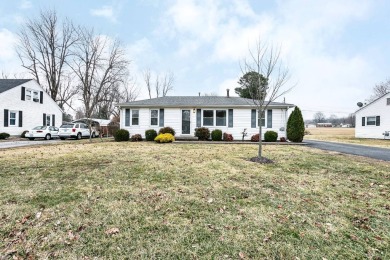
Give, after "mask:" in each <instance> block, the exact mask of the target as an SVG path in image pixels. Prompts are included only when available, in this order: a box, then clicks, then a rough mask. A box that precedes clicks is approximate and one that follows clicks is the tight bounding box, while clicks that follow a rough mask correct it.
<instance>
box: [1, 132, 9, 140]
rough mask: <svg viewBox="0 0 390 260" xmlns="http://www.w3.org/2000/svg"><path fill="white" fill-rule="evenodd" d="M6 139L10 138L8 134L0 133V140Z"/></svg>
mask: <svg viewBox="0 0 390 260" xmlns="http://www.w3.org/2000/svg"><path fill="white" fill-rule="evenodd" d="M8 137H10V135H9V134H8V133H0V139H7V138H8Z"/></svg>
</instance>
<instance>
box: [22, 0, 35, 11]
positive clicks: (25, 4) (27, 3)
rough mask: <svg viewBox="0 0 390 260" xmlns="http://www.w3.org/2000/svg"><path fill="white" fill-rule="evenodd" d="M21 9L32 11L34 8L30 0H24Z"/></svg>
mask: <svg viewBox="0 0 390 260" xmlns="http://www.w3.org/2000/svg"><path fill="white" fill-rule="evenodd" d="M19 8H20V9H30V8H32V3H31V1H29V0H22V1H21V2H20V5H19Z"/></svg>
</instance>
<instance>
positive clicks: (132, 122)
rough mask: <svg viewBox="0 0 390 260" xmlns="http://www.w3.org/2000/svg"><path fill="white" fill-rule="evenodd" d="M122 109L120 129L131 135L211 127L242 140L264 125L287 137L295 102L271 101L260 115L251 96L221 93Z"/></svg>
mask: <svg viewBox="0 0 390 260" xmlns="http://www.w3.org/2000/svg"><path fill="white" fill-rule="evenodd" d="M117 106H118V107H119V108H120V128H121V129H126V130H128V131H129V132H130V135H134V134H140V135H142V137H145V130H148V129H155V130H156V131H157V132H158V131H159V129H160V128H161V127H165V126H170V127H172V128H173V129H174V130H175V131H176V136H177V137H182V138H186V137H192V136H194V131H195V128H197V127H207V128H209V129H210V131H212V130H214V129H220V130H222V132H227V133H229V134H232V135H233V137H234V139H235V140H241V139H242V132H243V131H244V129H246V132H247V133H248V134H247V136H246V138H245V140H250V138H251V136H252V135H254V134H257V133H258V126H259V124H262V126H263V138H264V133H265V132H266V131H268V130H272V131H275V132H277V133H278V137H279V138H280V137H286V131H285V129H286V124H287V119H288V116H289V109H290V108H293V107H294V105H293V104H285V103H278V102H271V103H270V105H269V107H268V109H267V111H266V113H264V114H263V116H262V117H261V118H260V117H259V113H258V112H257V111H256V107H254V105H253V101H252V100H251V99H245V98H239V97H220V96H166V97H160V98H153V99H146V100H139V101H133V102H127V103H121V104H118V105H117Z"/></svg>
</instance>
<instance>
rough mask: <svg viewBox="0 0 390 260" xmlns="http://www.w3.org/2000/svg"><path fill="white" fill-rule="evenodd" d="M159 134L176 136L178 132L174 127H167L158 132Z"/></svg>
mask: <svg viewBox="0 0 390 260" xmlns="http://www.w3.org/2000/svg"><path fill="white" fill-rule="evenodd" d="M158 134H171V135H173V136H175V134H176V132H175V130H174V129H173V128H172V127H169V126H166V127H163V128H161V129H160V131H158Z"/></svg>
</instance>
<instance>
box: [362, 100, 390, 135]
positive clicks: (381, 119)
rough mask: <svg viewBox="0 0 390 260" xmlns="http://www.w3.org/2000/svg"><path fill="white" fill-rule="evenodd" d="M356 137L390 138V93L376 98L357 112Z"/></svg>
mask: <svg viewBox="0 0 390 260" xmlns="http://www.w3.org/2000/svg"><path fill="white" fill-rule="evenodd" d="M355 116H356V123H355V137H356V138H375V139H383V138H387V139H390V137H389V136H386V135H384V134H385V133H386V132H390V93H387V94H386V95H383V96H382V97H380V98H378V99H376V100H374V101H373V102H371V103H370V104H368V105H366V106H364V107H362V108H360V109H359V110H357V111H356V112H355Z"/></svg>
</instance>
